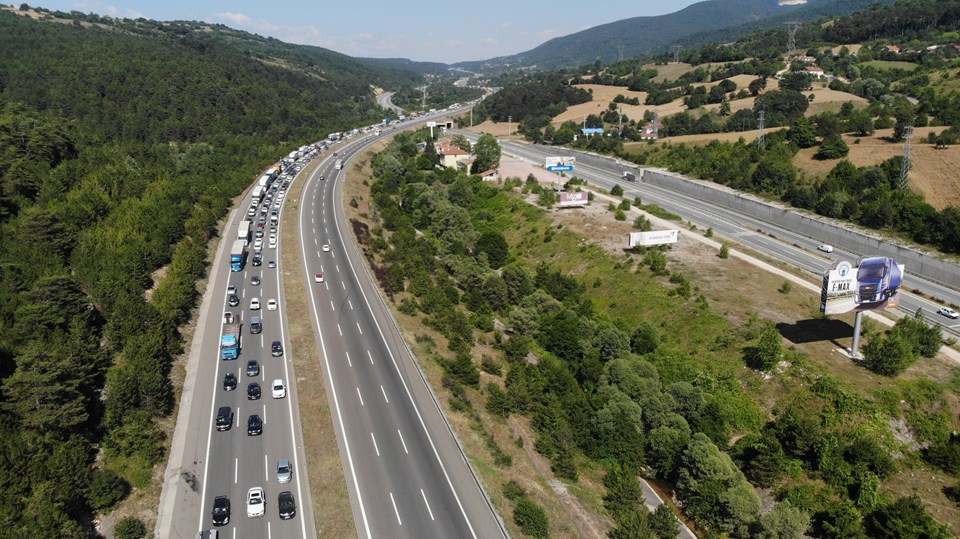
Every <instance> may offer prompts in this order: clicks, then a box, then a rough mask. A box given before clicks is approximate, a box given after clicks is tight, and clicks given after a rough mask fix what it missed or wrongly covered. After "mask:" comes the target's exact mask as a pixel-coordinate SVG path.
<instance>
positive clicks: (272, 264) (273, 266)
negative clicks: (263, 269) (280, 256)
mask: <svg viewBox="0 0 960 539" xmlns="http://www.w3.org/2000/svg"><path fill="white" fill-rule="evenodd" d="M267 267H268V268H275V267H277V261H276V260H271V261H270V262H267Z"/></svg>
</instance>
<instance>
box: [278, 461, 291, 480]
mask: <svg viewBox="0 0 960 539" xmlns="http://www.w3.org/2000/svg"><path fill="white" fill-rule="evenodd" d="M292 478H293V468H292V467H291V466H290V461H289V460H287V459H280V460H279V461H277V483H281V484H282V483H289V482H290V479H292Z"/></svg>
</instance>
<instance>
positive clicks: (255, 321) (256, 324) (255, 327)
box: [250, 316, 263, 335]
mask: <svg viewBox="0 0 960 539" xmlns="http://www.w3.org/2000/svg"><path fill="white" fill-rule="evenodd" d="M261 331H263V323H262V322H260V317H259V316H251V317H250V334H251V335H257V334H258V333H260V332H261Z"/></svg>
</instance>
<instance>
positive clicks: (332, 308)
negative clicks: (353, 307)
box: [330, 299, 337, 312]
mask: <svg viewBox="0 0 960 539" xmlns="http://www.w3.org/2000/svg"><path fill="white" fill-rule="evenodd" d="M330 310H331V311H334V312H336V310H337V306H336V305H334V304H333V300H332V299H331V300H330Z"/></svg>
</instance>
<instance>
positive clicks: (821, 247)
mask: <svg viewBox="0 0 960 539" xmlns="http://www.w3.org/2000/svg"><path fill="white" fill-rule="evenodd" d="M817 250H818V251H823V252H825V253H832V252H833V245H827V244H826V243H824V244H821V245H817Z"/></svg>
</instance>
